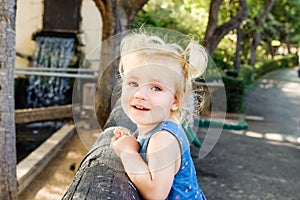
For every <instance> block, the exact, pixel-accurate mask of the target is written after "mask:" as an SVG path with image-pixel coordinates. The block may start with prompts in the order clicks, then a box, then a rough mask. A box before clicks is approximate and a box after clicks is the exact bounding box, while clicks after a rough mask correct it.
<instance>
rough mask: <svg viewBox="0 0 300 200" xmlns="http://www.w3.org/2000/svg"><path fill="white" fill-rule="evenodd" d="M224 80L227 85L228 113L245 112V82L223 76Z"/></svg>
mask: <svg viewBox="0 0 300 200" xmlns="http://www.w3.org/2000/svg"><path fill="white" fill-rule="evenodd" d="M222 79H223V82H224V85H225V92H226V100H227V112H231V113H242V112H244V110H245V105H244V97H245V88H246V84H245V82H244V81H243V80H242V79H240V78H233V77H229V76H225V75H224V76H222Z"/></svg>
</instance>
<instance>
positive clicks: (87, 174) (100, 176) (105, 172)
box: [63, 101, 142, 200]
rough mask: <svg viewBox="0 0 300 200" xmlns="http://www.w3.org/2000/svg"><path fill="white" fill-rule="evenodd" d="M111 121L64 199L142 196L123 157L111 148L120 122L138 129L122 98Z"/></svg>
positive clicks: (89, 199) (90, 199) (85, 159)
mask: <svg viewBox="0 0 300 200" xmlns="http://www.w3.org/2000/svg"><path fill="white" fill-rule="evenodd" d="M107 122H108V123H107V124H106V125H105V130H104V132H103V133H101V134H100V136H99V137H98V139H97V141H96V142H95V144H94V145H93V147H92V148H91V150H90V151H89V153H88V154H87V155H86V157H85V158H84V159H83V161H82V163H81V165H80V167H79V169H78V171H77V173H76V175H75V177H74V180H73V182H72V184H71V185H70V187H69V188H68V190H67V191H66V193H65V195H64V196H63V200H71V199H76V200H81V199H82V200H83V199H88V200H93V199H135V200H138V199H142V197H141V196H140V194H139V192H138V190H137V189H136V187H135V186H134V185H133V183H132V182H131V181H130V179H129V178H128V176H127V175H126V173H125V171H124V168H123V165H122V163H121V160H120V159H119V158H118V157H117V156H116V154H115V153H114V152H113V151H112V150H111V148H110V141H111V138H112V136H113V130H114V128H115V127H116V126H119V127H126V128H128V129H129V130H131V132H134V131H135V130H136V126H135V125H134V124H133V123H132V122H131V121H130V120H129V118H128V117H127V116H126V115H125V113H124V112H123V110H122V108H121V106H120V101H118V102H117V104H116V107H115V108H114V109H113V111H112V112H111V115H110V117H109V119H108V121H107Z"/></svg>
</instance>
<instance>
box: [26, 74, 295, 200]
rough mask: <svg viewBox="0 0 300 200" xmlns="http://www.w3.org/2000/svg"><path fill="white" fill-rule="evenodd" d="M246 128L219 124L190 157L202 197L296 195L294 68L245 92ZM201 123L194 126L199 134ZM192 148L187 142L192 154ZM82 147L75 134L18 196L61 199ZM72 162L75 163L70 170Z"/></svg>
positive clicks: (288, 199) (248, 199)
mask: <svg viewBox="0 0 300 200" xmlns="http://www.w3.org/2000/svg"><path fill="white" fill-rule="evenodd" d="M246 107H247V109H246V116H249V115H255V116H259V117H263V120H262V121H261V120H253V119H252V120H246V121H247V123H248V126H249V128H248V130H245V131H231V130H223V132H222V134H221V136H220V138H219V140H218V142H217V144H216V145H215V147H214V149H213V150H212V152H210V153H209V154H208V155H207V156H206V157H204V158H202V159H199V158H198V157H197V156H196V157H194V162H195V166H196V169H197V174H198V180H199V184H200V187H201V188H202V190H203V192H204V193H205V195H206V197H207V199H213V200H222V199H232V200H235V199H239V200H240V199H243V200H252V199H255V200H257V199H261V200H273V199H277V200H278V199H279V200H281V199H284V200H298V199H300V193H299V188H300V181H299V178H300V170H299V169H300V78H298V77H297V71H296V68H294V69H285V70H279V71H275V72H272V73H270V74H268V75H267V76H265V77H264V78H262V79H261V80H260V82H259V84H257V86H256V87H254V88H253V89H251V90H250V91H249V92H248V93H247V96H246ZM205 132H206V129H202V130H201V131H200V132H198V134H199V135H198V136H199V137H200V138H203V137H204V136H205ZM197 151H198V150H197V149H196V148H194V147H193V148H192V152H193V155H197ZM86 152H87V150H86V149H85V147H84V146H83V145H82V144H81V141H80V140H79V138H78V136H77V135H75V136H74V137H73V138H72V140H70V141H69V142H68V144H66V146H65V147H64V148H63V149H62V150H61V152H60V153H59V154H58V156H57V157H56V158H55V159H53V160H52V161H51V162H50V163H49V165H48V167H47V168H46V169H45V170H44V171H43V173H42V174H40V175H39V176H38V177H37V179H36V180H35V181H34V182H33V183H32V184H31V185H30V186H29V187H28V188H27V189H26V191H25V192H24V193H23V194H21V196H20V199H21V200H44V199H45V200H54V199H60V198H61V197H62V195H63V194H64V192H65V190H66V189H67V188H68V185H69V184H70V183H71V181H72V179H73V177H74V175H75V172H76V170H77V167H78V166H79V164H80V162H81V160H82V158H83V157H84V155H85V154H86ZM74 165H75V169H74V170H73V168H74Z"/></svg>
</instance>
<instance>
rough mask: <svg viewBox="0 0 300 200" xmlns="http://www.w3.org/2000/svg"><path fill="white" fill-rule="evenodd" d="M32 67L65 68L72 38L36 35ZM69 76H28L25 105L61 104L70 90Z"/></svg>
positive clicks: (33, 106)
mask: <svg viewBox="0 0 300 200" xmlns="http://www.w3.org/2000/svg"><path fill="white" fill-rule="evenodd" d="M36 42H37V45H36V48H35V52H34V55H33V67H40V68H67V67H68V66H69V64H70V60H71V59H72V57H73V54H74V42H75V39H74V38H58V37H46V36H38V37H36ZM70 85H71V84H70V79H69V78H60V77H45V76H33V75H31V76H30V77H29V85H28V88H27V92H28V96H27V104H28V105H27V107H29V108H38V107H47V106H54V105H63V104H66V103H68V102H66V101H67V100H66V96H67V93H70V92H71V91H72V88H71V86H70Z"/></svg>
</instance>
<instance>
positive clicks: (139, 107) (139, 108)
mask: <svg viewBox="0 0 300 200" xmlns="http://www.w3.org/2000/svg"><path fill="white" fill-rule="evenodd" d="M132 107H133V108H135V109H137V110H141V111H149V110H150V109H149V108H145V107H143V106H139V105H133V106H132Z"/></svg>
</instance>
